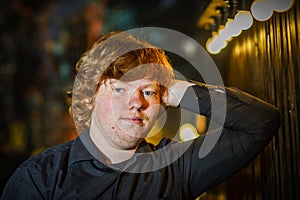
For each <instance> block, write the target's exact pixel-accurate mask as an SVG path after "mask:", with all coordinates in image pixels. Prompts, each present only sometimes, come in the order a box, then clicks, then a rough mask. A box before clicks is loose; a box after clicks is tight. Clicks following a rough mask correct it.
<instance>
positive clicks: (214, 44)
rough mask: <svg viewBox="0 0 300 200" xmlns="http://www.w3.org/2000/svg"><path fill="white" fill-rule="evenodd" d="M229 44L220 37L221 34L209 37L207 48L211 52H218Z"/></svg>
mask: <svg viewBox="0 0 300 200" xmlns="http://www.w3.org/2000/svg"><path fill="white" fill-rule="evenodd" d="M226 45H227V42H226V41H223V40H221V39H220V38H219V36H215V37H213V38H209V39H208V40H207V41H206V49H207V51H208V52H209V53H211V54H218V53H220V52H221V50H222V49H223V48H224V47H225V46H226Z"/></svg>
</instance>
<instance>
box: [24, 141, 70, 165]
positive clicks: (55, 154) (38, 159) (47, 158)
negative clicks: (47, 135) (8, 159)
mask: <svg viewBox="0 0 300 200" xmlns="http://www.w3.org/2000/svg"><path fill="white" fill-rule="evenodd" d="M73 142H74V141H68V142H65V143H62V144H59V145H55V146H52V147H49V148H48V149H46V150H43V151H42V152H40V153H38V154H36V155H33V156H32V157H30V158H29V159H27V160H25V161H24V162H23V163H22V164H21V165H20V166H19V167H18V169H30V170H33V171H35V170H43V169H45V170H46V169H47V170H49V169H52V170H53V169H55V168H57V167H58V166H62V165H64V164H67V162H68V157H69V154H70V150H71V147H72V144H73Z"/></svg>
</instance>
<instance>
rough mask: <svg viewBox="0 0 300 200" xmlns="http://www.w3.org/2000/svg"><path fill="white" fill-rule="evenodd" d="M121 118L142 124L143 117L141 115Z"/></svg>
mask: <svg viewBox="0 0 300 200" xmlns="http://www.w3.org/2000/svg"><path fill="white" fill-rule="evenodd" d="M122 119H123V120H125V121H127V122H130V123H134V124H143V121H144V119H143V118H141V117H124V118H122Z"/></svg>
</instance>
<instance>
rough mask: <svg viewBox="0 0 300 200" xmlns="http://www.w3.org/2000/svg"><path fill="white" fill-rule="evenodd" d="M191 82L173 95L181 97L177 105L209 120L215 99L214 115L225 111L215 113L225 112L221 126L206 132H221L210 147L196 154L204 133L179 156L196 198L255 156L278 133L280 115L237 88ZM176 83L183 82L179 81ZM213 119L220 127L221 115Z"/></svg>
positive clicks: (175, 90)
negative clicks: (206, 151) (200, 153)
mask: <svg viewBox="0 0 300 200" xmlns="http://www.w3.org/2000/svg"><path fill="white" fill-rule="evenodd" d="M193 83H194V84H193V85H188V86H187V87H185V88H186V89H184V90H181V93H182V92H183V93H184V95H182V94H181V95H176V96H177V97H181V98H180V104H179V106H180V107H181V108H183V109H187V110H190V111H192V112H195V113H198V114H201V115H204V116H206V117H208V118H209V119H210V118H211V116H212V115H214V116H216V113H212V109H211V107H212V104H211V102H214V106H215V107H214V109H213V111H214V112H217V115H218V114H219V115H222V114H224V113H218V112H223V111H226V113H225V114H226V115H223V116H225V118H224V119H225V121H224V125H223V127H220V128H219V129H216V130H211V131H209V132H208V133H207V134H212V135H216V136H218V132H220V131H221V135H220V137H218V140H217V142H216V144H213V143H214V141H210V142H211V143H212V144H211V145H213V149H212V150H210V151H209V152H208V154H206V155H205V156H204V157H201V156H200V157H199V151H200V149H201V146H202V144H203V141H204V140H205V136H200V137H199V138H198V139H196V140H195V141H194V142H193V143H192V145H191V147H190V148H189V149H188V151H186V152H185V154H184V156H183V157H182V158H181V162H180V163H181V164H182V166H181V167H182V170H183V174H184V176H185V178H186V180H187V184H189V185H190V187H191V190H192V192H193V194H194V196H195V197H197V196H199V195H200V194H201V193H203V192H205V191H206V190H208V189H209V188H211V187H213V186H215V185H216V184H219V183H220V182H222V181H224V180H225V179H227V178H229V177H230V176H232V175H233V174H234V173H236V172H237V171H239V170H240V169H241V168H243V167H244V166H245V165H246V164H248V163H249V162H250V161H251V160H252V159H254V158H255V157H256V156H257V155H258V154H259V153H260V152H261V151H262V150H263V149H264V147H265V146H266V145H267V144H268V142H269V141H270V139H271V138H272V136H273V135H274V134H276V133H277V131H278V128H279V124H280V123H279V121H280V117H279V112H278V110H277V109H276V108H275V107H274V106H272V105H270V104H268V103H266V102H264V101H262V100H260V99H258V98H256V97H253V96H251V95H249V94H247V93H245V92H242V91H240V90H238V89H233V88H218V87H214V86H207V85H205V84H202V83H197V82H193ZM177 84H180V85H184V83H180V82H178V83H177ZM185 84H186V83H185ZM178 88H180V87H179V86H176V85H175V86H174V87H171V88H170V89H171V90H172V93H173V95H174V94H176V93H180V90H179V89H178ZM212 98H214V99H212ZM169 99H172V97H171V98H169ZM173 99H174V98H173ZM170 102H171V101H170ZM173 103H174V101H173ZM174 105H176V104H174ZM224 106H225V110H224V109H223V108H224ZM218 107H219V108H218ZM214 119H215V123H216V124H219V125H220V126H221V125H222V124H223V121H222V117H218V116H217V117H214Z"/></svg>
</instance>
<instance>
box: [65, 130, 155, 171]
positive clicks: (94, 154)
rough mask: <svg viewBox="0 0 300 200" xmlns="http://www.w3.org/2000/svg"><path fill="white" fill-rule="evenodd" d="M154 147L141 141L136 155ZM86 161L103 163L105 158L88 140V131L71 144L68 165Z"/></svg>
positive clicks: (150, 150) (89, 139)
mask: <svg viewBox="0 0 300 200" xmlns="http://www.w3.org/2000/svg"><path fill="white" fill-rule="evenodd" d="M154 150H155V149H154V146H153V145H151V144H149V143H147V142H146V141H145V140H143V141H142V142H141V143H140V145H139V147H138V149H137V151H136V153H148V152H152V151H154ZM87 160H98V161H101V162H103V163H105V157H104V156H103V155H102V153H101V152H100V151H99V150H98V149H97V147H96V146H95V144H94V143H93V141H92V140H91V138H90V134H89V131H88V129H87V130H85V131H84V132H82V133H81V134H80V135H79V136H78V137H77V138H76V139H75V140H74V142H73V144H72V146H71V150H70V156H69V165H71V164H73V163H75V162H79V161H87Z"/></svg>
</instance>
